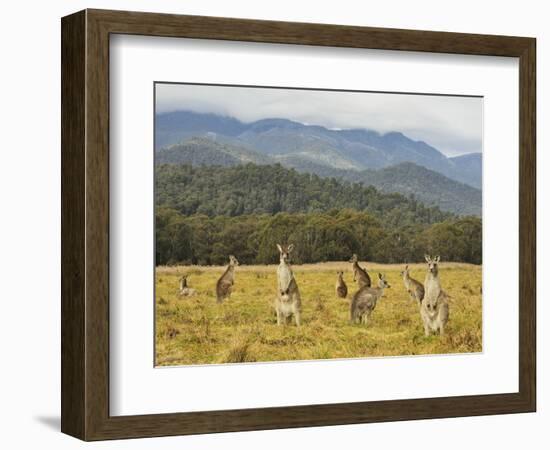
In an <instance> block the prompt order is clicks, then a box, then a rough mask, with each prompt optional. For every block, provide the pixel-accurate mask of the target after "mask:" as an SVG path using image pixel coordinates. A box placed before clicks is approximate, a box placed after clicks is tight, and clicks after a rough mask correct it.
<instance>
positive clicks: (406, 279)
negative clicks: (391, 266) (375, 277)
mask: <svg viewBox="0 0 550 450" xmlns="http://www.w3.org/2000/svg"><path fill="white" fill-rule="evenodd" d="M401 276H402V277H403V283H404V284H405V289H407V292H408V293H409V297H410V298H411V300H412V301H416V302H417V303H418V306H420V305H421V303H422V299H423V298H424V286H422V283H420V281H417V280H415V279H414V278H411V276H410V275H409V266H408V265H407V266H405V270H404V271H403V272H401Z"/></svg>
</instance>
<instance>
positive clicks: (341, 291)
mask: <svg viewBox="0 0 550 450" xmlns="http://www.w3.org/2000/svg"><path fill="white" fill-rule="evenodd" d="M347 296H348V287H347V286H346V282H345V281H344V272H338V279H337V280H336V297H340V298H346V297H347Z"/></svg>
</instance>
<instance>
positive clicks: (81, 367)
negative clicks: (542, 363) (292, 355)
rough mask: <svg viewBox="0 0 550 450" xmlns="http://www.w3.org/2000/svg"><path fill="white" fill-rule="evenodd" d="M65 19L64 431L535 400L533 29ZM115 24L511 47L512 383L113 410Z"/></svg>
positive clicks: (280, 39)
mask: <svg viewBox="0 0 550 450" xmlns="http://www.w3.org/2000/svg"><path fill="white" fill-rule="evenodd" d="M61 25H62V26H61V30H62V133H61V135H62V345H61V352H62V404H61V407H62V415H61V429H62V431H63V432H64V433H67V434H69V435H72V436H75V437H78V438H80V439H84V440H101V439H118V438H137V437H149V436H168V435H185V434H198V433H217V432H228V431H245V430H262V429H276V428H291V427H310V426H324V425H339V424H352V423H368V422H382V421H398V420H412V419H427V418H442V417H458V416H477V415H486V414H504V413H518V412H531V411H535V408H536V330H535V325H536V304H535V300H536V291H535V289H536V287H535V286H536V249H535V245H536V234H535V233H536V199H535V192H536V191H535V190H536V178H535V176H536V160H535V73H536V72H535V58H536V57H535V46H536V41H535V39H533V38H525V37H505V36H489V35H473V34H459V33H445V32H432V31H412V30H399V29H382V28H363V27H352V26H338V25H321V24H309V23H287V22H273V21H257V20H241V19H228V18H216V17H199V16H180V15H170V14H151V13H136V12H122V11H104V10H85V11H81V12H78V13H75V14H73V15H70V16H67V17H64V18H63V19H62V24H61ZM117 33H120V34H135V35H145V36H164V37H182V38H200V39H219V40H231V41H249V42H260V43H284V44H301V45H312V46H333V47H351V48H368V49H383V50H404V51H416V52H434V53H454V54H466V55H487V56H508V57H517V58H519V72H520V73H519V79H520V86H519V92H520V101H519V117H520V121H519V123H520V130H519V136H520V139H519V148H520V152H519V158H520V187H519V198H520V202H519V217H520V226H519V243H520V258H519V267H518V276H519V300H520V303H521V307H520V308H519V355H518V357H519V391H518V392H515V393H503V394H494V395H473V396H461V397H443V398H419V399H407V400H391V401H374V402H357V403H343V404H323V405H304V406H289V407H273V408H260V409H243V410H229V411H205V412H187V413H173V414H154V415H140V416H110V415H109V36H110V35H111V34H117ZM523 268H529V270H524V269H523Z"/></svg>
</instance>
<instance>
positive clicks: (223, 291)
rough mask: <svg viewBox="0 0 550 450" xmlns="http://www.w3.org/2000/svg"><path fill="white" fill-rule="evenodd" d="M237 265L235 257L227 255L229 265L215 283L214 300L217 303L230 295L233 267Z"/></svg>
mask: <svg viewBox="0 0 550 450" xmlns="http://www.w3.org/2000/svg"><path fill="white" fill-rule="evenodd" d="M238 265H239V261H237V258H235V257H234V256H233V255H229V265H228V266H227V269H225V272H224V273H223V275H222V276H221V277H220V279H219V280H218V282H217V283H216V300H217V302H218V303H222V302H223V301H224V300H225V299H226V298H230V297H231V291H232V289H233V284H234V283H235V267H236V266H238Z"/></svg>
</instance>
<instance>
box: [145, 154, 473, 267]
mask: <svg viewBox="0 0 550 450" xmlns="http://www.w3.org/2000/svg"><path fill="white" fill-rule="evenodd" d="M155 195H156V198H155V201H156V217H155V220H156V224H155V227H156V260H157V264H176V263H184V264H190V263H192V264H224V263H225V262H226V261H227V256H228V255H229V254H234V255H236V256H237V258H238V259H239V261H240V262H241V263H242V264H268V263H275V262H276V261H277V257H278V256H277V251H276V246H275V244H276V243H278V242H282V243H294V244H295V246H296V250H295V252H294V253H295V254H294V257H293V258H294V262H295V263H298V264H299V263H309V262H319V261H335V260H347V259H349V257H350V256H351V254H352V253H357V254H358V255H359V256H360V258H361V259H366V260H372V261H378V262H388V263H403V262H414V261H421V260H422V259H423V255H424V254H425V253H426V252H428V253H437V254H440V255H441V257H442V259H443V260H446V261H464V262H471V263H476V264H480V263H481V259H482V254H481V232H482V227H481V219H480V218H478V217H458V216H455V215H453V214H450V213H444V212H442V211H440V210H439V209H438V208H436V207H430V208H428V207H426V206H424V205H423V204H422V203H420V202H418V201H416V200H415V199H414V198H413V197H412V196H411V197H404V196H403V195H400V194H387V193H382V192H379V191H378V190H377V189H375V188H373V187H372V186H364V185H363V184H361V183H349V182H342V181H339V180H336V179H334V178H321V177H319V176H317V175H310V174H303V173H298V172H296V171H295V170H292V169H286V168H284V167H282V166H280V165H268V166H257V165H253V164H248V165H244V166H236V167H215V166H211V167H191V166H187V165H170V164H166V165H159V166H157V167H156V192H155Z"/></svg>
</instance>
